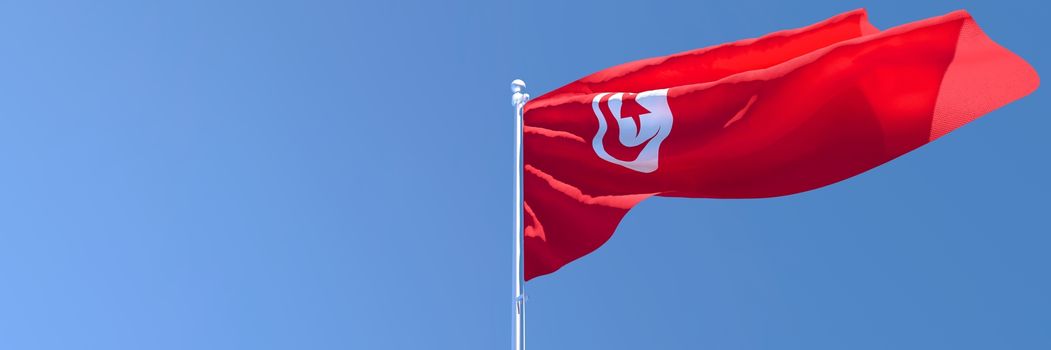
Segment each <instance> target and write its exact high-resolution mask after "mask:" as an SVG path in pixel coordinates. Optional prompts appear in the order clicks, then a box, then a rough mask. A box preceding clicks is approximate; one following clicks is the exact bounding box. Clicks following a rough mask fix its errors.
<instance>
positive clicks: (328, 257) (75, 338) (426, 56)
mask: <svg viewBox="0 0 1051 350" xmlns="http://www.w3.org/2000/svg"><path fill="white" fill-rule="evenodd" d="M858 7H867V8H868V9H869V13H870V16H871V20H872V22H873V23H874V24H875V25H877V26H878V27H880V28H888V27H891V26H894V25H898V24H902V23H906V22H909V21H913V20H918V19H922V18H926V17H932V16H937V15H941V14H944V13H947V12H950V11H952V10H955V9H959V8H965V9H967V10H969V11H971V13H972V14H973V15H974V16H975V18H976V19H977V20H978V23H979V24H980V25H981V26H982V27H983V28H984V29H985V30H986V32H987V33H988V34H989V35H990V36H991V37H992V38H994V39H995V40H997V41H998V42H999V43H1001V44H1002V45H1004V46H1006V47H1007V48H1009V49H1011V50H1013V51H1014V52H1016V53H1018V54H1019V55H1021V56H1022V57H1024V58H1025V59H1027V60H1028V61H1029V62H1030V63H1031V64H1032V65H1033V66H1034V67H1036V69H1037V71H1038V72H1040V73H1043V74H1044V75H1045V76H1048V75H1051V73H1049V72H1051V66H1049V64H1051V63H1049V53H1051V49H1049V48H1048V42H1047V38H1048V37H1049V35H1048V34H1049V33H1048V30H1047V25H1046V23H1045V22H1046V21H1047V18H1048V15H1049V11H1048V7H1047V6H1046V5H1044V4H1042V3H1041V2H1038V1H1025V2H1020V1H1019V2H1014V1H984V2H965V1H870V2H867V3H866V2H859V1H832V0H829V1H818V2H814V1H787V2H786V1H762V2H760V1H745V0H737V1H727V2H718V3H716V2H708V1H632V2H625V1H600V2H567V1H535V0H534V1H518V2H507V1H502V2H498V1H478V2H475V3H466V2H459V3H445V2H439V1H419V2H401V1H390V2H385V1H331V2H322V1H305V0H304V1H287V2H268V1H226V0H209V1H166V2H159V1H154V2H144V1H68V2H62V1H46V0H36V1H21V2H3V3H2V4H0V349H23V350H24V349H180V350H184V349H487V350H488V349H503V348H508V347H509V346H510V345H511V342H510V334H511V326H510V321H511V318H510V317H511V316H510V311H511V309H510V305H511V304H510V303H511V300H510V293H511V287H510V282H511V279H510V272H511V267H510V266H511V265H510V264H511V257H510V254H511V238H512V235H511V229H512V224H511V219H512V201H511V198H512V197H511V195H512V191H511V186H512V178H511V175H512V165H513V163H512V158H511V156H512V135H513V133H512V130H513V129H512V127H513V124H512V121H513V117H512V109H511V105H510V101H509V100H510V91H509V90H508V84H509V82H510V81H511V79H513V78H522V79H524V80H525V81H526V82H527V83H528V86H529V88H528V91H529V92H531V93H532V94H533V95H534V96H537V95H539V94H541V93H543V92H545V91H548V90H551V89H553V88H556V87H558V86H561V85H562V84H564V83H567V82H569V81H572V80H575V79H577V78H579V77H581V76H583V75H586V74H588V73H590V72H593V71H596V70H599V69H602V68H605V67H608V66H610V65H614V64H618V63H623V62H626V61H630V60H634V59H640V58H645V57H650V56H657V55H664V54H669V53H674V52H678V51H682V50H687V49H693V48H698V47H703V46H707V45H712V44H718V43H722V42H727V41H733V40H737V39H742V38H747V37H754V36H759V35H762V34H765V33H768V32H772V31H776V30H780V29H786V28H793V27H798V26H803V25H806V24H810V23H813V22H816V21H819V20H821V19H824V18H827V17H830V16H832V15H835V14H837V13H840V12H843V11H847V10H851V9H854V8H858ZM1047 91H1048V89H1047V86H1044V87H1041V88H1040V89H1038V90H1037V91H1036V92H1035V93H1034V94H1032V95H1030V96H1028V97H1026V98H1024V99H1022V100H1021V101H1018V102H1016V103H1014V104H1011V105H1009V106H1007V107H1005V108H1002V109H1000V110H998V111H995V112H993V113H991V114H990V115H988V116H986V117H985V118H983V119H980V120H978V121H977V122H974V123H972V124H970V125H968V126H966V127H964V128H962V129H960V130H958V131H956V132H954V133H953V134H951V135H949V136H947V137H944V138H942V139H939V140H938V141H936V142H934V143H933V144H930V145H928V146H925V147H923V148H921V149H919V150H917V151H915V152H912V153H910V154H908V155H906V156H904V157H901V158H899V159H897V160H895V161H893V162H891V163H889V164H886V165H884V166H881V167H879V168H877V169H875V170H873V171H870V172H868V173H866V174H863V175H861V176H858V177H855V178H853V179H850V180H847V181H844V182H842V183H839V184H835V185H833V186H830V187H827V188H823V189H820V190H817V191H812V192H808V193H804V194H800V195H795V196H789V197H783V198H776V199H765V200H705V199H670V198H654V199H650V200H647V201H645V202H644V203H642V204H641V205H639V206H638V207H636V208H635V209H634V210H633V211H632V212H630V213H629V214H628V215H627V217H626V218H625V219H624V221H623V223H622V224H621V226H620V228H619V230H618V231H617V233H616V234H615V235H614V237H613V239H612V240H611V241H610V242H609V243H608V244H606V245H605V246H604V247H602V248H601V249H599V250H598V251H597V252H595V253H594V254H591V255H589V256H587V257H585V258H583V259H581V260H579V261H577V262H575V263H573V264H571V265H569V266H567V267H566V268H564V269H562V270H561V271H559V272H557V273H555V274H553V275H550V276H545V277H541V278H538V279H536V280H534V281H531V282H530V283H529V284H528V285H527V288H528V293H529V295H530V299H529V330H528V341H529V346H530V348H531V349H806V350H815V349H836V350H841V349H881V350H882V349H924V350H926V349H1012V350H1021V349H1049V348H1051V332H1049V329H1051V298H1049V297H1048V296H1049V295H1051V278H1049V276H1051V273H1049V269H1051V254H1049V250H1051V225H1049V223H1048V216H1049V214H1051V206H1049V205H1048V202H1047V200H1048V197H1049V196H1051V185H1049V184H1048V179H1049V178H1051V164H1049V159H1051V158H1049V155H1048V151H1051V141H1048V140H1049V139H1051V138H1049V137H1048V132H1049V131H1048V130H1049V129H1051V119H1049V118H1048V117H1049V112H1051V104H1049V100H1048V97H1047V96H1048V94H1047Z"/></svg>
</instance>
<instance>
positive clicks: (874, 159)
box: [523, 10, 1039, 280]
mask: <svg viewBox="0 0 1051 350" xmlns="http://www.w3.org/2000/svg"><path fill="white" fill-rule="evenodd" d="M1037 85H1039V78H1038V77H1037V74H1036V72H1035V71H1034V70H1033V68H1032V67H1030V66H1029V65H1028V64H1027V63H1026V62H1025V61H1023V60H1022V59H1021V58H1019V57H1018V56H1016V55H1014V54H1013V53H1011V52H1010V51H1008V50H1006V49H1004V48H1003V47H1001V46H999V45H997V44H996V43H995V42H993V41H992V40H991V39H989V38H988V37H987V36H986V35H985V33H983V32H982V30H981V29H980V28H979V27H978V25H977V24H976V23H975V21H974V20H973V19H972V18H971V16H970V15H968V14H967V13H966V12H964V11H958V12H953V13H950V14H948V15H945V16H942V17H936V18H931V19H926V20H922V21H918V22H913V23H910V24H906V25H903V26H900V27H897V28H893V29H889V30H886V31H879V30H878V29H876V28H875V27H873V26H872V25H871V24H869V23H868V22H867V19H866V14H865V12H864V11H863V10H858V11H853V12H848V13H845V14H842V15H839V16H836V17H833V18H831V19H828V20H826V21H823V22H821V23H818V24H814V25H812V26H809V27H805V28H801V29H795V30H788V31H783V32H778V33H773V34H770V35H767V36H764V37H761V38H758V39H750V40H744V41H740V42H735V43H730V44H724V45H718V46H713V47H708V48H703V49H698V50H693V51H687V52H683V53H679V54H674V55H670V56H664V57H656V58H650V59H645V60H641V61H636V62H631V63H626V64H623V65H619V66H615V67H612V68H608V69H605V70H602V71H599V72H597V73H594V74H592V75H589V76H587V77H585V78H583V79H580V80H577V81H575V82H572V83H570V84H568V85H566V86H563V87H561V88H559V89H557V90H555V91H552V92H550V93H548V94H545V95H543V96H541V97H539V98H536V99H534V100H532V101H530V102H528V103H527V104H526V105H525V116H524V125H523V147H524V149H523V152H524V159H525V165H524V169H523V173H524V178H523V186H524V192H525V194H524V196H525V198H524V205H523V209H524V214H525V223H524V224H525V231H524V236H525V258H524V260H525V278H526V279H527V280H528V279H532V278H534V277H537V276H540V275H544V274H548V273H551V272H554V271H555V270H558V269H559V268H561V267H562V266H564V265H565V264H567V263H569V262H570V261H573V260H575V259H577V258H580V257H582V256H584V255H586V254H588V253H590V252H592V251H594V250H595V249H597V248H598V247H599V246H600V245H602V244H603V243H605V242H606V241H607V240H608V239H609V238H610V236H611V235H612V234H613V231H614V230H615V229H616V227H617V224H618V223H619V222H620V220H621V218H622V217H623V216H624V214H625V213H627V211H628V210H629V209H631V208H632V206H634V205H635V204H637V203H639V202H640V201H642V200H644V199H646V198H649V197H650V196H668V197H696V198H759V197H773V196H782V195H788V194H793V193H799V192H803V191H807V190H811V189H815V188H818V187H822V186H826V185H829V184H832V183H835V182H838V181H841V180H844V179H846V178H849V177H851V176H854V175H857V174H859V173H862V172H864V171H867V170H869V169H872V168H874V167H876V166H878V165H880V164H883V163H885V162H887V161H890V160H891V159H894V158H896V157H898V156H900V155H902V154H904V153H906V152H909V151H911V150H913V149H916V148H917V147H920V146H922V145H924V144H926V143H928V142H931V141H933V140H934V139H937V138H939V137H941V136H943V135H945V134H946V133H948V132H950V131H952V130H954V129H956V128H958V127H960V126H962V125H964V124H966V123H968V122H970V121H972V120H974V119H976V118H978V117H979V116H981V115H983V114H986V113H988V112H990V111H992V110H994V109H996V108H999V107H1001V106H1003V105H1006V104H1007V103H1010V102H1012V101H1014V100H1016V99H1018V98H1021V97H1022V96H1025V95H1027V94H1029V93H1030V92H1032V91H1033V90H1035V89H1036V87H1037Z"/></svg>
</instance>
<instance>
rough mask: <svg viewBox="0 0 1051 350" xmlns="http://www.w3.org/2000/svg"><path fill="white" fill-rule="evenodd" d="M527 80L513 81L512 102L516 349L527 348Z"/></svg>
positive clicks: (522, 349) (523, 349)
mask: <svg viewBox="0 0 1051 350" xmlns="http://www.w3.org/2000/svg"><path fill="white" fill-rule="evenodd" d="M523 89H525V82H524V81H522V80H521V79H515V80H514V81H512V82H511V92H513V93H514V95H511V104H512V105H514V107H515V230H514V232H515V252H514V259H515V261H514V269H515V270H514V278H515V282H514V288H515V289H514V294H513V295H514V299H513V300H514V306H513V308H514V311H513V312H514V316H515V339H514V341H515V347H514V349H515V350H525V301H526V299H525V283H524V282H525V281H523V280H522V249H523V248H522V108H523V107H525V104H526V101H529V94H527V93H525V92H522V90H523Z"/></svg>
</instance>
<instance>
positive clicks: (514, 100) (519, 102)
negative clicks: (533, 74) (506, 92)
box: [511, 79, 529, 108]
mask: <svg viewBox="0 0 1051 350" xmlns="http://www.w3.org/2000/svg"><path fill="white" fill-rule="evenodd" d="M525 86H526V85H525V82H524V81H522V79H515V80H512V81H511V92H513V93H514V95H511V105H513V106H515V108H522V106H525V103H526V101H529V94H527V93H525V92H523V90H525Z"/></svg>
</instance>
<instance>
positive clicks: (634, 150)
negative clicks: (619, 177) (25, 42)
mask: <svg viewBox="0 0 1051 350" xmlns="http://www.w3.org/2000/svg"><path fill="white" fill-rule="evenodd" d="M591 107H592V109H593V110H594V111H595V117H596V118H598V133H596V134H595V138H594V139H593V140H592V142H591V146H592V147H593V148H594V149H595V154H597V155H598V156H599V158H602V159H604V160H606V161H608V162H610V163H613V164H617V165H620V166H623V167H625V168H628V169H631V170H635V171H638V172H641V173H651V172H653V171H654V170H657V160H658V159H657V157H658V153H659V150H660V147H661V142H663V141H664V139H665V138H666V137H668V134H669V133H671V124H672V114H671V109H670V108H668V89H660V90H652V91H646V92H642V93H638V94H633V93H620V92H618V93H608V92H605V93H600V94H598V95H596V96H595V99H594V100H592V102H591ZM611 129H612V130H611Z"/></svg>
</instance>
